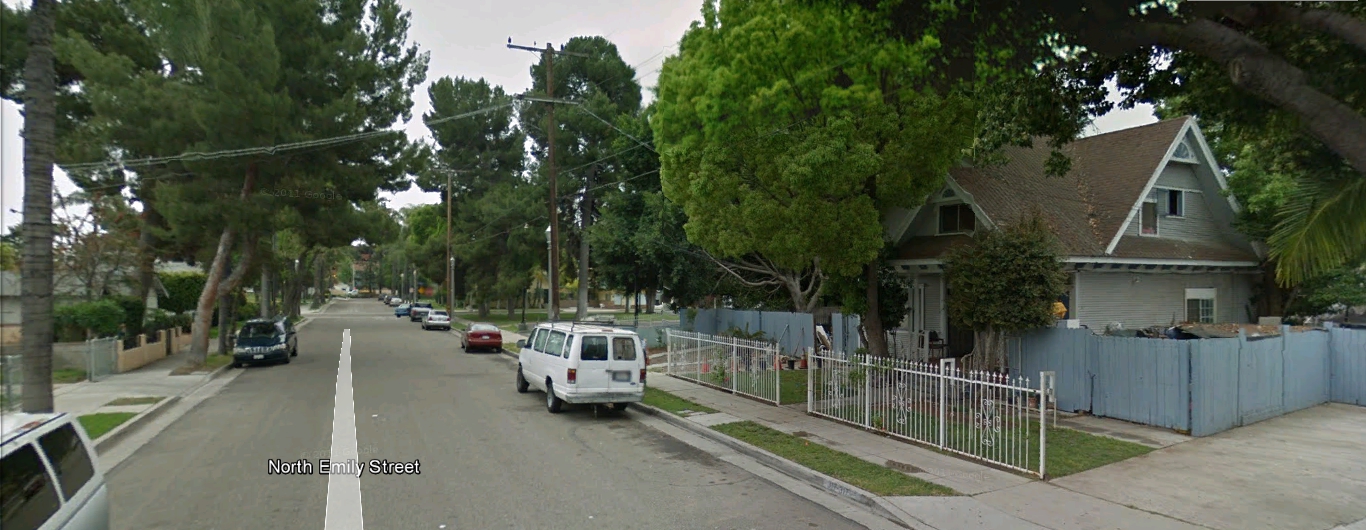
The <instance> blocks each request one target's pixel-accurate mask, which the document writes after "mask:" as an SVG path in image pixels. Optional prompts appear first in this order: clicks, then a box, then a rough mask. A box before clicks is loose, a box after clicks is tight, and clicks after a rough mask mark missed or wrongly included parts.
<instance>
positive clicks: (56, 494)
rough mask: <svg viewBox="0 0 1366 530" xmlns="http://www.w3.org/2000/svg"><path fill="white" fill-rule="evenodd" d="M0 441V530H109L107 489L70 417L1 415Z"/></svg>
mask: <svg viewBox="0 0 1366 530" xmlns="http://www.w3.org/2000/svg"><path fill="white" fill-rule="evenodd" d="M0 436H4V438H3V444H0V449H3V460H0V470H4V471H3V472H0V528H3V529H5V530H58V529H61V530H109V489H108V487H107V486H105V483H104V474H103V473H101V472H100V469H99V467H98V466H96V465H95V450H94V446H93V445H92V444H91V443H90V438H89V437H88V436H86V434H85V429H84V428H82V427H81V426H80V422H78V421H76V417H75V416H72V415H70V414H64V413H56V414H14V415H10V414H5V415H3V416H0Z"/></svg>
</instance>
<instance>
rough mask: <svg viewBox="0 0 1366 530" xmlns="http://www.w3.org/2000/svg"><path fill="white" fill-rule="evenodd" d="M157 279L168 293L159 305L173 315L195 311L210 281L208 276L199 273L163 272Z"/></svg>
mask: <svg viewBox="0 0 1366 530" xmlns="http://www.w3.org/2000/svg"><path fill="white" fill-rule="evenodd" d="M157 277H159V278H160V279H161V284H162V285H163V286H165V287H166V292H167V296H166V297H165V299H164V300H159V301H158V303H157V305H158V306H160V307H161V308H162V309H165V310H167V311H170V312H172V313H184V312H186V311H194V310H195V306H197V305H198V304H199V295H200V294H203V293H204V283H205V282H206V281H207V280H208V276H207V275H205V274H203V273H199V272H163V273H159V274H157Z"/></svg>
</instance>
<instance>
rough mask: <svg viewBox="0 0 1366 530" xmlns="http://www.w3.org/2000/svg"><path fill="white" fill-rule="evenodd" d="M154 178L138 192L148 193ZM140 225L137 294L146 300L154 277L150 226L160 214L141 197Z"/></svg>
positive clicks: (155, 222)
mask: <svg viewBox="0 0 1366 530" xmlns="http://www.w3.org/2000/svg"><path fill="white" fill-rule="evenodd" d="M155 183H156V181H155V180H148V181H147V182H145V183H144V184H143V186H146V187H145V188H143V189H142V190H141V191H140V193H146V194H150V193H151V189H152V187H153V186H155V185H156V184H155ZM141 200H142V215H141V217H142V227H141V232H139V233H138V253H137V256H138V296H139V297H140V299H142V300H146V299H147V296H148V294H150V293H151V292H152V289H153V287H154V286H155V279H156V274H157V273H156V262H157V255H156V244H157V239H156V236H155V235H154V234H152V227H154V226H158V225H159V224H160V219H161V215H160V214H159V213H157V211H156V207H154V206H152V203H151V200H149V199H148V198H147V197H145V196H144V197H142V199H141Z"/></svg>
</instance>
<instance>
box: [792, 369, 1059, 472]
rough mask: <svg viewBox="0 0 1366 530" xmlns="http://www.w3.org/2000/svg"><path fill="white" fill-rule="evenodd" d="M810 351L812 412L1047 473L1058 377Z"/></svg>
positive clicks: (809, 399) (1007, 465) (809, 401)
mask: <svg viewBox="0 0 1366 530" xmlns="http://www.w3.org/2000/svg"><path fill="white" fill-rule="evenodd" d="M828 355H830V354H828V353H826V354H822V353H817V352H812V353H811V359H812V363H811V366H810V368H811V369H810V370H808V371H807V387H806V388H807V411H808V412H809V413H811V414H813V415H816V416H822V417H826V418H830V419H834V420H838V421H842V422H846V423H851V424H854V425H858V426H860V427H863V428H865V429H869V430H873V431H877V432H881V433H885V434H887V435H889V436H893V437H896V438H901V439H904V440H908V441H911V442H915V443H920V444H924V445H928V446H931V447H935V448H938V449H941V450H945V451H951V452H954V453H958V454H961V455H964V456H967V457H970V458H974V459H978V460H983V461H987V462H991V463H993V464H996V465H998V466H1001V467H1005V468H1009V469H1014V470H1017V471H1023V472H1026V473H1031V474H1034V475H1037V476H1039V477H1045V476H1047V475H1046V473H1047V467H1046V465H1045V462H1046V459H1047V449H1046V448H1047V436H1048V433H1047V429H1044V428H1041V427H1042V423H1043V418H1046V414H1045V411H1046V409H1047V406H1048V401H1049V400H1048V399H1047V398H1048V397H1049V396H1052V395H1053V385H1054V374H1053V372H1041V373H1040V374H1039V376H1040V379H1039V382H1038V386H1037V387H1033V386H1031V382H1030V380H1029V378H1024V377H1008V376H1005V375H1002V374H996V373H989V372H975V371H974V372H968V371H964V370H959V369H958V367H957V365H956V362H955V360H953V359H944V360H943V361H941V362H940V364H939V365H938V366H934V365H931V364H927V363H922V362H916V361H909V360H905V359H896V358H891V359H887V358H877V357H871V356H867V355H857V354H856V355H850V356H848V357H847V358H845V357H836V356H828Z"/></svg>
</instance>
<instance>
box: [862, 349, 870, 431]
mask: <svg viewBox="0 0 1366 530" xmlns="http://www.w3.org/2000/svg"><path fill="white" fill-rule="evenodd" d="M859 365H860V366H859V368H861V369H862V370H861V371H862V372H863V426H864V427H872V426H873V377H872V375H873V374H872V370H870V369H869V367H868V356H867V354H864V356H863V358H861V359H859Z"/></svg>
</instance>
